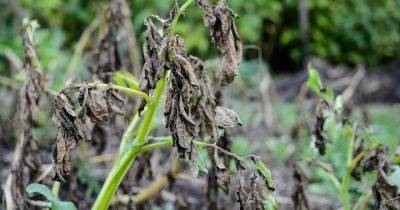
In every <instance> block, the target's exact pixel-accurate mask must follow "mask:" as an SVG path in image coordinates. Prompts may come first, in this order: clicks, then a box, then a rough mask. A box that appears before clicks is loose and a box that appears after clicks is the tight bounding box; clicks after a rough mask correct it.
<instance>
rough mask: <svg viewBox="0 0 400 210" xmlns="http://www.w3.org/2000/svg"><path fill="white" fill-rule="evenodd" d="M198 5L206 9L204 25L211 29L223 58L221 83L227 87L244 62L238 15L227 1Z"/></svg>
mask: <svg viewBox="0 0 400 210" xmlns="http://www.w3.org/2000/svg"><path fill="white" fill-rule="evenodd" d="M196 4H197V5H198V6H201V7H202V8H203V9H204V15H203V19H204V24H205V26H207V27H210V31H211V41H212V42H213V43H214V44H216V46H217V48H218V49H219V50H220V52H221V54H222V56H223V63H222V66H221V80H220V83H221V85H222V86H226V85H228V84H229V83H231V82H232V81H233V80H234V79H235V77H236V75H237V74H238V67H239V64H240V62H241V61H242V42H241V40H240V37H239V34H238V32H237V29H236V24H235V18H236V15H235V14H234V12H233V11H232V9H231V8H229V6H228V5H227V4H226V1H225V0H221V1H218V3H216V4H210V3H209V2H208V1H204V0H198V1H196Z"/></svg>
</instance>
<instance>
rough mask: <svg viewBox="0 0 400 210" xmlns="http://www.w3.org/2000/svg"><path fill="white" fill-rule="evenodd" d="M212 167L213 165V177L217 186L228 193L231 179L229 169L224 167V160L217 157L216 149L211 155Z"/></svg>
mask: <svg viewBox="0 0 400 210" xmlns="http://www.w3.org/2000/svg"><path fill="white" fill-rule="evenodd" d="M213 161H214V167H215V179H216V183H217V187H219V188H220V189H222V191H224V193H225V194H228V193H229V186H230V181H231V174H230V171H229V170H228V169H227V168H226V167H225V165H224V162H223V161H222V160H221V159H220V158H219V156H218V151H217V150H216V149H215V150H214V155H213Z"/></svg>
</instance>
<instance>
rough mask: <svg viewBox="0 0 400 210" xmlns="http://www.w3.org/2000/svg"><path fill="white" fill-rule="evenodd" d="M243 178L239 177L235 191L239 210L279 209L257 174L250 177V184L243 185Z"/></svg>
mask: <svg viewBox="0 0 400 210" xmlns="http://www.w3.org/2000/svg"><path fill="white" fill-rule="evenodd" d="M244 182H245V178H244V177H240V180H239V189H238V191H237V195H238V202H239V203H240V207H241V209H244V210H250V209H270V210H275V209H278V208H279V204H278V202H277V201H276V199H275V197H274V196H273V194H272V193H271V192H270V191H269V190H268V189H267V188H266V187H265V185H264V180H263V179H262V178H261V177H259V176H258V175H257V174H255V173H253V174H251V175H250V183H249V184H248V185H245V183H244Z"/></svg>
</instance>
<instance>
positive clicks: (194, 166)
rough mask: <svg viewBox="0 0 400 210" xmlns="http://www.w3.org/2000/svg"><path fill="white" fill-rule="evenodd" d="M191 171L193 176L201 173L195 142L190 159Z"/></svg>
mask: <svg viewBox="0 0 400 210" xmlns="http://www.w3.org/2000/svg"><path fill="white" fill-rule="evenodd" d="M189 167H190V172H191V174H192V176H194V177H197V176H198V175H199V171H200V168H199V154H198V151H197V148H196V145H195V144H194V145H193V146H192V152H191V153H190V161H189Z"/></svg>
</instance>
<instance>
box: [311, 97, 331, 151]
mask: <svg viewBox="0 0 400 210" xmlns="http://www.w3.org/2000/svg"><path fill="white" fill-rule="evenodd" d="M328 110H329V104H328V102H327V101H325V100H322V99H321V100H320V101H319V103H318V105H317V109H316V113H315V128H314V137H315V147H317V148H318V152H319V154H320V155H325V150H326V143H327V142H328V140H327V139H326V137H325V135H324V133H323V132H324V125H325V115H324V114H325V112H326V111H328Z"/></svg>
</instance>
